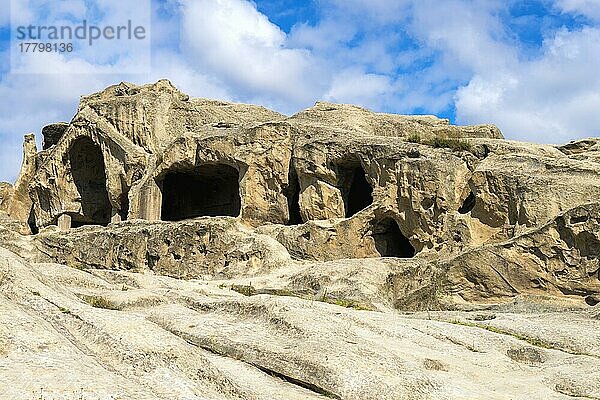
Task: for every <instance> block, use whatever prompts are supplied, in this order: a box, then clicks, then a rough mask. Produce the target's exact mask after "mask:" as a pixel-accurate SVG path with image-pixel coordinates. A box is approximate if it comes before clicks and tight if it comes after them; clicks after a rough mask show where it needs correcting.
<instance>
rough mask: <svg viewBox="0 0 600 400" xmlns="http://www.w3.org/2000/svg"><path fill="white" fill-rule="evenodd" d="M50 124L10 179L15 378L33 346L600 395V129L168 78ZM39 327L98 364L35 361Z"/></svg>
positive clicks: (209, 385)
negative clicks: (585, 133)
mask: <svg viewBox="0 0 600 400" xmlns="http://www.w3.org/2000/svg"><path fill="white" fill-rule="evenodd" d="M42 134H43V136H44V138H43V146H42V150H41V151H40V152H38V151H37V149H36V146H35V140H34V138H33V136H32V135H28V136H26V138H25V144H24V161H23V166H22V170H21V173H20V175H19V178H18V180H17V182H16V183H15V184H14V185H11V184H0V247H2V248H3V249H0V306H1V307H2V308H3V311H2V313H0V318H2V319H3V320H2V325H3V327H2V328H1V329H2V330H0V371H1V372H2V374H0V388H2V387H3V385H7V382H9V381H10V380H11V379H12V378H11V376H12V375H10V374H5V372H6V371H7V368H9V366H11V365H12V366H16V365H18V368H21V370H22V371H24V373H26V374H29V376H30V378H31V379H32V381H35V382H37V383H36V384H37V385H38V386H39V387H47V388H49V389H48V390H50V389H51V388H53V389H52V390H58V391H61V390H62V391H64V390H71V389H73V390H75V389H77V388H80V387H82V386H86V387H90V388H92V391H96V393H98V395H104V394H105V395H112V396H116V397H118V396H121V397H125V398H181V399H184V398H186V399H187V398H265V399H267V398H299V399H300V398H322V397H323V396H329V397H333V398H343V399H369V398H373V399H375V398H390V399H394V398H402V399H404V398H415V399H421V398H432V399H433V398H456V399H458V398H460V399H465V398H473V399H477V398H498V399H504V398H506V399H508V398H524V397H525V396H524V393H529V394H530V395H529V396H527V397H529V398H568V397H582V398H600V385H595V384H593V383H592V382H598V381H600V375H598V371H600V369H599V368H600V364H599V362H598V358H599V357H600V350H599V348H598V345H597V343H598V340H597V339H598V338H596V337H595V336H593V335H596V334H595V333H593V332H599V331H600V330H599V329H598V328H600V326H599V322H598V321H599V315H600V311H599V310H598V307H600V306H596V304H598V303H600V261H599V260H600V200H599V199H600V139H586V140H580V141H576V142H572V143H569V144H566V145H562V146H551V145H536V144H528V143H520V142H514V141H508V140H505V139H504V138H503V137H502V134H501V133H500V131H499V130H498V129H497V128H496V127H494V126H492V125H479V126H454V125H451V124H449V122H448V121H447V120H444V119H439V118H437V117H434V116H402V115H390V114H381V113H373V112H371V111H368V110H365V109H363V108H360V107H356V106H351V105H340V104H331V103H324V102H319V103H317V104H316V105H315V106H314V107H311V108H309V109H307V110H304V111H302V112H299V113H298V114H296V115H294V116H291V117H287V116H284V115H281V114H279V113H276V112H273V111H270V110H267V109H265V108H263V107H257V106H252V105H244V104H233V103H227V102H221V101H214V100H206V99H192V98H190V97H189V96H187V95H185V94H183V93H181V92H180V91H178V90H177V89H176V88H174V87H173V86H172V85H171V83H170V82H168V81H166V80H162V81H159V82H157V83H155V84H151V85H145V86H136V85H132V84H127V83H121V84H119V85H115V86H111V87H109V88H107V89H105V90H104V91H102V92H100V93H96V94H93V95H90V96H87V97H83V98H82V99H81V103H80V106H79V108H78V110H77V113H76V115H75V117H74V118H73V119H72V121H71V122H69V123H64V122H61V123H56V124H52V125H49V126H47V127H45V128H44V129H43V131H42ZM69 267H73V268H69ZM366 310H370V311H366ZM408 312H410V314H399V313H408ZM527 313H530V314H528V315H526V314H527ZM31 326H36V328H35V329H34V330H33V331H32V332H31V335H30V336H27V335H25V333H24V332H25V331H26V330H27V329H28V328H27V327H31ZM6 327H10V329H9V328H6ZM13 331H16V332H17V333H14V332H13ZM11 332H12V333H11ZM134 332H135V333H134ZM596 336H597V335H596ZM567 338H572V340H570V339H567ZM36 346H38V347H36ZM39 346H45V347H44V349H45V350H44V351H48V352H49V354H50V356H49V357H50V359H51V360H52V362H53V363H56V365H59V364H64V365H66V366H67V367H68V368H72V369H77V370H78V371H80V377H79V378H78V379H80V381H81V382H82V383H81V386H78V385H76V384H70V383H64V382H63V383H61V384H56V385H55V384H54V383H51V382H54V381H55V380H62V379H63V378H64V376H65V375H64V374H63V373H62V372H60V371H58V370H55V369H53V368H54V367H51V369H50V370H48V371H46V372H44V374H41V375H39V376H38V377H37V378H35V376H36V375H35V371H36V368H38V367H39V365H40V364H39V363H38V362H39V360H38V358H36V357H37V355H38V353H39V351H38V350H36V349H39V348H41V347H39ZM16 348H21V349H26V350H25V351H26V353H27V354H29V355H30V358H29V359H17V358H16V357H17V356H16V354H17V353H15V351H16V350H14V349H16ZM479 353H481V354H483V355H481V356H480V355H479ZM478 357H479V358H478ZM567 360H568V364H569V365H568V366H566V365H563V363H566V362H567ZM53 365H54V364H53ZM482 365H485V366H486V368H488V369H487V370H486V373H485V374H482V375H478V374H479V373H480V372H481V366H482ZM523 368H524V369H525V371H526V372H523V371H522V369H523ZM516 369H518V370H519V371H520V372H515V370H516ZM499 370H500V371H504V372H503V375H502V376H496V375H495V374H496V372H497V371H499ZM99 371H110V373H104V375H103V376H102V377H101V378H100V377H99V378H98V380H96V381H94V380H92V381H90V380H89V379H87V380H86V379H85V378H84V377H85V376H86V375H89V374H92V375H94V376H98V375H102V374H103V373H102V372H99ZM240 371H242V372H241V373H240ZM508 371H512V372H508ZM581 371H585V374H587V378H586V379H583V378H582V372H581ZM477 375H478V376H477ZM517 375H518V378H516V376H517ZM5 377H6V378H5ZM165 381H173V382H176V383H177V387H173V386H171V387H169V386H168V385H166V384H165ZM549 382H552V383H549ZM111 383H112V384H113V385H114V386H113V389H110V387H111V386H110V384H111ZM24 387H25V386H23V385H21V386H19V385H16V386H15V387H14V388H12V389H11V390H12V391H10V392H9V391H7V392H6V393H11V397H12V398H20V397H23V396H25V395H26V394H24V393H25V392H24V391H23V390H25V389H24ZM27 388H28V389H27V390H29V386H28V387H27ZM0 392H1V391H0ZM38 395H39V394H38ZM194 396H197V397H194ZM536 396H537V397H536Z"/></svg>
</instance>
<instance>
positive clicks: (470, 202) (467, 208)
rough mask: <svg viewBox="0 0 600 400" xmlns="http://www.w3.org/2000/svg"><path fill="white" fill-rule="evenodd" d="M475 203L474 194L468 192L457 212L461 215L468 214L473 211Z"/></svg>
mask: <svg viewBox="0 0 600 400" xmlns="http://www.w3.org/2000/svg"><path fill="white" fill-rule="evenodd" d="M476 202H477V198H476V197H475V193H473V192H472V191H471V192H469V195H468V196H467V198H466V199H465V201H464V202H463V204H462V205H461V206H460V208H459V209H458V212H459V213H461V214H467V213H470V212H471V211H472V210H473V208H475V203H476Z"/></svg>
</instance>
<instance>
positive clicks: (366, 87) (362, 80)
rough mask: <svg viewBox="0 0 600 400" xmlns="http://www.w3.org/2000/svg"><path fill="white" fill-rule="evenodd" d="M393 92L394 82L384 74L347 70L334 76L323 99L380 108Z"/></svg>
mask: <svg viewBox="0 0 600 400" xmlns="http://www.w3.org/2000/svg"><path fill="white" fill-rule="evenodd" d="M393 92H394V84H393V82H392V81H391V80H390V78H389V77H387V76H385V75H376V74H366V73H363V72H360V71H352V70H348V71H343V72H341V73H340V74H338V75H336V76H335V77H334V79H333V82H332V83H331V87H330V89H329V91H328V92H327V93H326V94H325V96H324V99H325V100H327V101H331V102H334V103H350V104H361V105H363V106H365V107H370V108H373V109H381V108H382V107H383V106H384V104H385V103H386V101H389V98H390V96H392V95H393Z"/></svg>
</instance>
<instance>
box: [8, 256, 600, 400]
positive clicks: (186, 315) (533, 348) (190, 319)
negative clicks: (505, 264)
mask: <svg viewBox="0 0 600 400" xmlns="http://www.w3.org/2000/svg"><path fill="white" fill-rule="evenodd" d="M282 272H283V273H285V271H282ZM232 286H233V287H234V288H236V286H235V282H229V281H222V282H214V281H203V280H191V281H183V280H178V279H174V278H168V277H161V276H155V275H148V274H140V273H132V272H119V271H107V270H86V271H80V270H77V269H74V268H70V267H66V266H63V265H58V264H43V263H40V264H38V263H28V262H26V261H24V260H23V259H21V258H19V257H17V256H15V255H14V254H12V253H10V252H8V251H6V250H0V293H1V295H0V296H1V297H0V309H1V310H2V311H1V312H0V388H1V391H0V392H1V393H2V395H1V397H2V398H6V399H28V398H31V399H34V398H35V399H37V398H40V396H41V398H47V399H50V398H84V399H88V398H89V399H107V398H114V399H312V398H315V399H316V398H341V399H525V398H528V399H567V398H568V399H573V398H581V399H597V398H600V385H599V382H600V329H599V328H600V309H599V308H598V307H593V308H588V309H581V308H579V307H574V308H567V307H568V305H567V304H552V305H550V304H544V303H540V302H536V301H535V299H518V300H516V301H515V302H513V303H512V304H509V305H503V306H488V307H483V308H480V309H479V310H477V311H453V312H447V311H446V312H443V311H431V312H415V313H400V312H395V311H391V310H386V311H368V310H361V309H358V308H359V307H356V309H355V308H349V307H345V304H342V305H336V304H329V303H327V302H325V301H323V300H324V299H323V298H321V299H319V298H315V299H301V298H298V297H295V296H281V295H273V294H256V295H250V296H247V295H245V294H251V293H245V294H243V293H238V292H237V291H235V290H231V287H232ZM239 291H241V292H243V290H239ZM78 396H81V397H78Z"/></svg>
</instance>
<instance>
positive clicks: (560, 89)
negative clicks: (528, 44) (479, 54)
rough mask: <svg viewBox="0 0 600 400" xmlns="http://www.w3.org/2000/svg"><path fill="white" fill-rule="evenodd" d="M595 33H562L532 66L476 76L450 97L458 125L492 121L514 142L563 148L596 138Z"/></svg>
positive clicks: (599, 46)
mask: <svg viewBox="0 0 600 400" xmlns="http://www.w3.org/2000/svg"><path fill="white" fill-rule="evenodd" d="M599 55H600V29H595V28H585V29H582V30H577V31H568V30H566V29H562V30H560V31H559V32H557V33H556V34H555V36H554V37H552V38H549V39H547V40H546V41H545V43H544V46H543V54H542V55H541V56H540V57H539V58H537V59H535V60H531V61H529V60H521V61H515V62H513V63H512V64H511V65H509V66H508V68H507V69H505V70H503V71H501V72H498V71H493V70H490V71H481V72H478V73H477V74H476V75H475V77H474V78H473V79H471V81H470V82H469V83H468V84H467V85H466V86H464V87H462V88H461V89H459V91H458V92H457V95H456V109H457V118H458V120H459V121H460V122H463V123H482V122H489V121H492V122H494V123H496V124H497V125H498V126H500V128H501V129H502V130H503V132H504V133H505V134H506V135H507V136H509V137H511V138H515V139H517V138H518V139H521V140H529V141H538V142H564V141H568V140H571V139H573V138H578V137H586V136H594V135H596V136H597V135H600V114H599V113H598V112H597V110H598V109H600V95H599V93H600V76H599V74H598V71H597V60H598V57H599Z"/></svg>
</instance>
